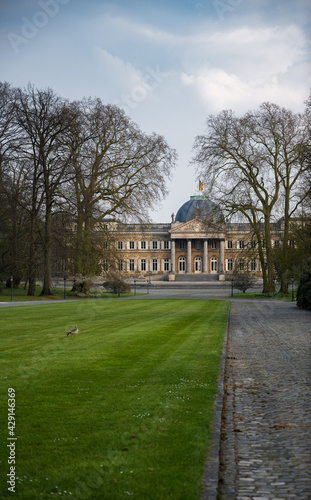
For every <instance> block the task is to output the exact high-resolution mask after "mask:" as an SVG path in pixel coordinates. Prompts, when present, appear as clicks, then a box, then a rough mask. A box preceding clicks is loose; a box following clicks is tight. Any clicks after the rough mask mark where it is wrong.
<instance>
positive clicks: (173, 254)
mask: <svg viewBox="0 0 311 500" xmlns="http://www.w3.org/2000/svg"><path fill="white" fill-rule="evenodd" d="M171 272H172V273H175V272H176V271H175V240H171Z"/></svg>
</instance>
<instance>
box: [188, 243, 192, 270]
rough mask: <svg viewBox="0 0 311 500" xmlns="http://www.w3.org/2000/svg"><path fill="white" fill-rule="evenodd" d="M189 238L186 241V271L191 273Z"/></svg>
mask: <svg viewBox="0 0 311 500" xmlns="http://www.w3.org/2000/svg"><path fill="white" fill-rule="evenodd" d="M191 260H192V258H191V240H188V241H187V273H191Z"/></svg>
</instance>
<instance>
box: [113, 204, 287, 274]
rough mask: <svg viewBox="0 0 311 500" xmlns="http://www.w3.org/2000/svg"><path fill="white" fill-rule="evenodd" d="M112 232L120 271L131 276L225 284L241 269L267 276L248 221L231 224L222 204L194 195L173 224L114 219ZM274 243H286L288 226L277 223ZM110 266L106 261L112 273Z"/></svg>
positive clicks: (274, 229)
mask: <svg viewBox="0 0 311 500" xmlns="http://www.w3.org/2000/svg"><path fill="white" fill-rule="evenodd" d="M107 228H108V230H109V232H110V234H111V235H112V236H113V241H114V245H115V249H116V252H117V253H116V261H117V262H116V268H117V270H118V271H120V272H123V273H124V274H125V275H126V276H127V277H132V278H135V277H136V278H137V277H150V278H151V279H159V280H160V279H163V280H176V279H177V280H178V279H180V276H182V275H188V276H190V275H191V276H195V277H196V279H198V280H199V279H200V277H201V278H202V279H208V277H210V278H211V279H218V280H224V279H226V277H230V274H231V273H233V272H234V271H235V270H236V269H238V270H241V271H242V270H246V269H247V270H248V271H249V272H251V273H253V274H255V275H257V276H259V277H260V276H261V266H260V262H259V259H258V255H257V251H256V241H255V240H254V239H253V235H252V230H251V227H250V225H249V224H247V223H228V222H225V220H224V218H223V216H222V214H221V212H220V211H219V209H218V208H217V206H216V205H215V204H214V203H213V202H211V201H210V200H209V199H208V198H207V197H205V196H192V197H191V198H190V200H189V201H188V202H186V203H185V204H184V205H182V207H181V208H180V209H179V210H178V211H177V214H176V217H175V216H174V214H172V221H171V223H169V224H125V223H121V222H116V221H111V222H109V223H108V225H107ZM272 238H273V245H274V246H278V245H279V244H280V242H281V240H282V223H281V222H280V223H276V224H274V225H273V234H272ZM109 267H110V262H109V261H108V260H106V261H105V262H104V268H105V270H106V271H108V270H109Z"/></svg>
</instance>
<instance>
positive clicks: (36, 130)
mask: <svg viewBox="0 0 311 500" xmlns="http://www.w3.org/2000/svg"><path fill="white" fill-rule="evenodd" d="M16 120H17V123H18V126H19V128H20V130H21V133H22V134H23V140H24V144H23V154H24V157H25V158H27V160H28V162H29V165H31V168H30V172H29V180H30V185H31V192H32V197H31V207H30V225H31V229H30V235H31V236H30V238H31V241H30V259H29V267H30V268H29V290H28V294H29V295H33V294H34V287H35V263H34V262H35V259H34V255H35V239H36V236H35V234H36V229H37V222H38V214H39V212H40V210H41V207H44V213H43V217H44V230H43V234H42V244H43V260H44V273H43V274H44V276H43V290H42V295H50V294H51V293H52V292H51V222H52V208H53V205H54V203H55V200H56V197H57V195H58V190H59V188H60V184H61V183H62V182H64V181H65V174H66V169H67V165H68V158H66V157H65V155H64V151H63V149H62V147H61V137H62V136H63V135H64V134H65V131H66V130H67V129H68V127H69V114H68V113H67V106H66V104H65V103H64V102H63V101H62V100H61V99H60V98H59V97H58V96H56V95H55V94H54V92H53V91H52V90H51V89H46V90H37V89H35V88H34V87H33V86H32V85H29V86H28V87H27V89H26V90H21V89H18V90H17V99H16Z"/></svg>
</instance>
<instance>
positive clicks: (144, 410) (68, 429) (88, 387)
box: [0, 299, 229, 500]
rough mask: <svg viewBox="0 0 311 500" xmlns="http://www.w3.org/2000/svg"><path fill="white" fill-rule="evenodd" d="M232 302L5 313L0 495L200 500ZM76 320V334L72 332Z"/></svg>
mask: <svg viewBox="0 0 311 500" xmlns="http://www.w3.org/2000/svg"><path fill="white" fill-rule="evenodd" d="M228 307H229V303H228V302H225V301H206V300H173V299H172V300H150V301H140V300H135V301H132V300H116V301H114V300H113V301H94V300H88V301H79V302H70V303H69V302H68V303H55V304H50V305H48V304H47V305H41V306H40V307H34V306H32V307H27V306H23V307H17V308H4V309H1V310H0V338H1V366H2V370H1V374H0V391H1V403H2V404H1V415H0V417H1V431H0V433H1V448H0V452H1V453H0V460H1V464H0V465H1V467H0V469H1V479H0V498H7V497H12V498H18V499H31V500H33V499H40V498H44V499H45V498H48V499H49V498H56V496H57V497H58V498H59V497H61V498H65V499H70V498H71V499H75V500H76V499H100V500H102V499H108V500H111V499H112V500H114V499H124V498H128V497H129V498H131V497H132V498H133V499H141V500H147V499H148V500H149V499H150V500H153V499H159V500H160V499H161V500H165V499H187V500H188V499H199V498H200V491H201V479H202V475H203V467H204V462H205V458H206V456H207V451H208V446H209V443H210V437H211V423H212V419H213V410H214V400H215V395H216V393H217V375H218V371H219V362H220V356H221V352H222V344H223V338H224V332H225V327H226V322H227V312H228ZM75 324H77V325H78V328H79V330H80V332H79V334H78V335H76V336H74V337H67V336H66V335H65V332H66V331H67V330H69V329H71V328H73V327H74V326H75ZM9 388H13V389H14V390H15V405H16V407H15V417H14V418H15V420H16V428H15V430H14V433H15V437H16V438H17V439H16V441H14V442H15V445H14V446H15V448H14V450H13V458H14V459H15V460H16V464H14V465H15V467H16V469H15V475H16V487H15V494H14V493H11V492H9V491H8V487H9V484H7V483H6V480H8V476H6V474H8V473H9V467H10V466H9V464H8V457H9V454H10V449H9V448H8V447H7V443H10V442H11V441H9V440H8V439H7V438H9V437H10V436H9V431H8V389H9Z"/></svg>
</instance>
